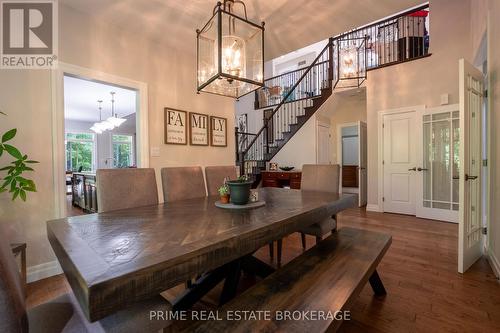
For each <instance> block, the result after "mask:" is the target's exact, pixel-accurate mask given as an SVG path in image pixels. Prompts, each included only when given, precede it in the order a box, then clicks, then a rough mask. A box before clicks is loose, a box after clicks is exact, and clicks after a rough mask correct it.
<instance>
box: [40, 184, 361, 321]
mask: <svg viewBox="0 0 500 333" xmlns="http://www.w3.org/2000/svg"><path fill="white" fill-rule="evenodd" d="M259 192H260V193H259V198H260V200H264V201H266V205H265V206H263V207H260V208H257V209H252V210H237V211H231V210H226V209H221V208H218V207H216V206H215V204H214V203H215V201H216V200H217V199H218V198H217V197H206V198H199V199H190V200H183V201H177V202H172V203H166V204H159V205H154V206H146V207H140V208H133V209H125V210H119V211H113V212H108V213H99V214H91V215H83V216H75V217H68V218H64V219H59V220H54V221H49V222H47V234H48V238H49V241H50V243H51V245H52V248H53V249H54V252H55V253H56V256H57V258H58V260H59V263H60V264H61V267H62V268H63V270H64V273H65V275H66V277H67V279H68V281H69V283H70V285H71V287H72V289H73V292H74V293H75V296H76V298H77V299H78V301H79V303H80V305H81V307H82V309H83V311H84V313H85V314H86V316H87V318H88V319H89V320H90V321H95V320H98V319H101V318H103V317H105V316H107V315H110V314H112V313H114V312H116V311H118V310H120V309H123V308H125V307H127V306H129V305H131V304H133V303H134V302H136V301H139V300H144V299H147V298H150V297H152V296H155V295H158V294H159V293H160V292H162V291H164V290H167V289H169V288H171V287H174V286H176V285H178V284H179V283H182V282H185V281H186V280H188V279H190V278H191V277H194V276H196V275H197V274H201V273H203V272H207V271H209V270H212V269H215V268H217V267H220V266H222V265H224V264H226V263H228V262H230V261H232V260H235V259H237V258H240V257H242V256H244V255H247V254H250V253H252V252H254V251H256V250H257V249H259V248H260V247H262V246H264V245H266V244H267V243H269V242H271V241H273V240H276V239H280V238H282V237H284V236H286V235H288V234H290V233H292V232H295V231H297V230H299V229H300V228H302V227H305V226H308V225H310V224H311V223H314V222H317V221H319V220H321V219H323V218H327V217H329V216H331V215H332V214H336V213H338V212H339V211H341V210H344V209H346V208H349V207H353V206H354V205H355V197H354V196H353V195H349V194H335V193H326V192H315V191H295V190H287V189H279V188H263V189H260V190H259ZM124 195H126V194H124Z"/></svg>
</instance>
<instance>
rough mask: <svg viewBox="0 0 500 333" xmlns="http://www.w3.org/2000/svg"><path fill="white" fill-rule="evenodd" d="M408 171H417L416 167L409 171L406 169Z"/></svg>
mask: <svg viewBox="0 0 500 333" xmlns="http://www.w3.org/2000/svg"><path fill="white" fill-rule="evenodd" d="M408 171H417V167H413V168H411V169H408Z"/></svg>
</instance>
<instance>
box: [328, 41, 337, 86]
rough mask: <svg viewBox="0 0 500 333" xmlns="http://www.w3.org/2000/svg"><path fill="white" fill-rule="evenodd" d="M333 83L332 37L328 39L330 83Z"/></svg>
mask: <svg viewBox="0 0 500 333" xmlns="http://www.w3.org/2000/svg"><path fill="white" fill-rule="evenodd" d="M337 61H338V59H337ZM337 67H338V66H337ZM332 81H333V38H332V37H330V38H329V39H328V82H329V83H330V82H332Z"/></svg>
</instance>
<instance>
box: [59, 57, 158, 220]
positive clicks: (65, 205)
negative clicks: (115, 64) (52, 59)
mask: <svg viewBox="0 0 500 333" xmlns="http://www.w3.org/2000/svg"><path fill="white" fill-rule="evenodd" d="M51 81H52V100H53V113H52V115H53V133H55V135H54V136H53V151H54V156H53V159H54V188H55V191H54V202H55V206H56V212H57V216H56V217H57V218H62V217H66V216H74V215H81V214H87V213H94V212H97V211H98V207H97V195H98V194H97V190H96V170H98V169H108V168H136V167H141V168H144V167H148V166H149V140H148V100H147V85H146V84H145V83H143V82H138V81H134V80H130V79H127V78H122V77H118V76H115V75H111V74H106V73H103V72H99V71H95V70H91V69H87V68H82V67H78V66H73V65H69V64H65V63H60V64H59V66H58V68H57V69H56V70H54V71H52V80H51Z"/></svg>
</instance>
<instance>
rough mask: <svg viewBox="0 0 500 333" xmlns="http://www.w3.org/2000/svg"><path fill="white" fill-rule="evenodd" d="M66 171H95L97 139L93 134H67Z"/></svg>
mask: <svg viewBox="0 0 500 333" xmlns="http://www.w3.org/2000/svg"><path fill="white" fill-rule="evenodd" d="M65 146H66V170H67V171H92V170H94V152H95V137H94V134H91V133H66V141H65Z"/></svg>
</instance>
